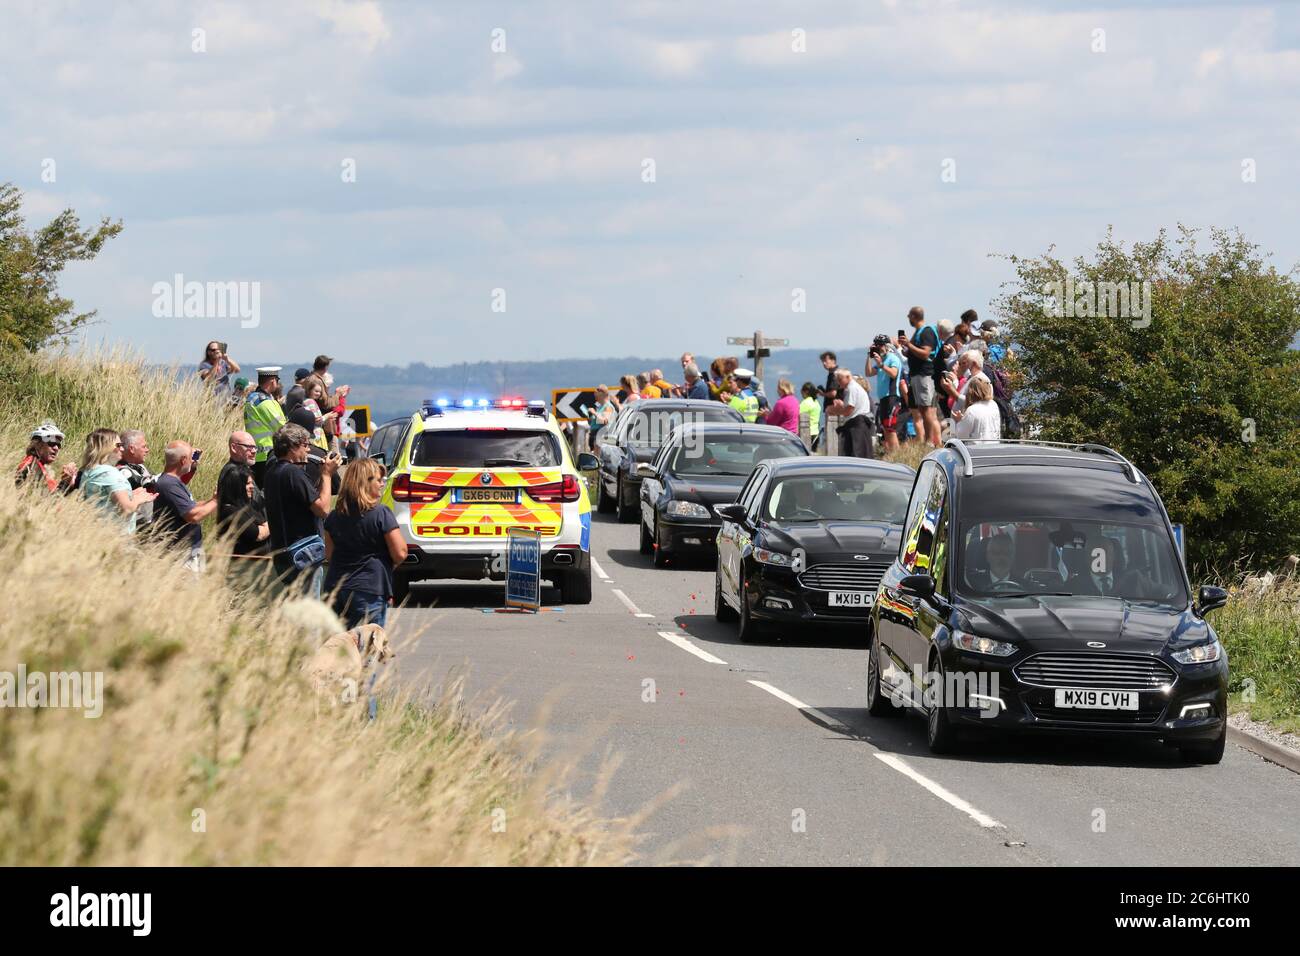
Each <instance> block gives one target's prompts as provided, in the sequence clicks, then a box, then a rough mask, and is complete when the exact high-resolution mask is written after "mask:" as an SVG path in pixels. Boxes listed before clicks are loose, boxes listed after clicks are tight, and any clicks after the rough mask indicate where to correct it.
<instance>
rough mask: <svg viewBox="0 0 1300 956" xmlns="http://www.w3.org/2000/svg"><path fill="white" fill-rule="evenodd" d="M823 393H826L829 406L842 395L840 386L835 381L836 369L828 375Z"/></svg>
mask: <svg viewBox="0 0 1300 956" xmlns="http://www.w3.org/2000/svg"><path fill="white" fill-rule="evenodd" d="M822 391H823V392H825V393H826V395H825V397H826V404H827V405H829V404H831V402H833V401H835V399H836V397H837V396H838V395H839V394H840V387H839V384H838V383H837V382H836V381H835V369H831V370H830V371H829V372H827V373H826V387H825V388H824V389H822Z"/></svg>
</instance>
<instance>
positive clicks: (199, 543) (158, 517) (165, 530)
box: [153, 441, 217, 574]
mask: <svg viewBox="0 0 1300 956" xmlns="http://www.w3.org/2000/svg"><path fill="white" fill-rule="evenodd" d="M195 456H196V452H195V450H194V449H193V448H192V447H190V445H189V444H188V443H187V442H183V441H172V442H168V443H167V448H166V449H165V450H164V451H163V473H162V474H161V475H159V476H158V480H157V481H155V482H154V488H155V489H156V491H157V493H158V497H157V498H155V499H154V507H153V528H154V531H155V533H156V534H158V535H160V536H162V538H163V540H164V541H166V542H167V543H168V544H169V545H171V546H172V547H175V548H177V549H180V550H184V551H185V553H186V557H185V567H186V568H187V569H188V570H190V571H193V572H194V573H195V574H198V573H201V572H202V571H203V569H204V567H205V559H204V556H203V529H202V528H201V527H200V525H201V524H202V522H203V519H204V518H206V517H207V516H208V515H210V514H212V512H214V511H216V510H217V496H216V495H213V496H212V497H211V498H209V499H208V500H207V501H204V502H202V503H199V502H196V501H195V500H194V498H193V497H192V496H191V495H190V490H189V488H187V487H186V482H187V481H188V479H189V477H191V476H193V474H194V470H195V468H197V467H198V466H197V464H196V459H195Z"/></svg>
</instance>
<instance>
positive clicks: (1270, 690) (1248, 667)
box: [1210, 575, 1300, 733]
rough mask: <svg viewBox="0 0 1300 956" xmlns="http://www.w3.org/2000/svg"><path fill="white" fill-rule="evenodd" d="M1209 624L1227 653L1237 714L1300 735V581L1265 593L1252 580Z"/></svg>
mask: <svg viewBox="0 0 1300 956" xmlns="http://www.w3.org/2000/svg"><path fill="white" fill-rule="evenodd" d="M1229 590H1230V594H1231V597H1229V599H1228V603H1227V605H1226V606H1225V607H1224V608H1223V610H1221V611H1216V612H1214V613H1212V614H1211V615H1210V621H1211V623H1213V624H1214V629H1215V631H1216V633H1218V635H1219V639H1220V640H1221V641H1222V642H1223V646H1224V647H1225V648H1226V649H1227V651H1228V668H1229V672H1230V673H1229V677H1228V680H1229V689H1230V690H1231V692H1232V695H1233V707H1234V709H1240V710H1245V711H1247V712H1248V713H1249V714H1250V716H1251V718H1252V719H1254V720H1261V721H1266V722H1268V723H1271V724H1273V725H1274V726H1276V727H1278V728H1279V729H1281V730H1286V731H1290V732H1291V733H1300V577H1296V576H1295V575H1289V576H1279V577H1278V578H1277V579H1276V580H1275V582H1274V583H1273V585H1272V587H1270V588H1268V589H1266V590H1263V589H1260V588H1258V587H1257V586H1254V585H1252V584H1251V583H1249V581H1248V580H1246V581H1241V582H1239V583H1237V584H1235V585H1233V586H1232V587H1231V588H1230V589H1229Z"/></svg>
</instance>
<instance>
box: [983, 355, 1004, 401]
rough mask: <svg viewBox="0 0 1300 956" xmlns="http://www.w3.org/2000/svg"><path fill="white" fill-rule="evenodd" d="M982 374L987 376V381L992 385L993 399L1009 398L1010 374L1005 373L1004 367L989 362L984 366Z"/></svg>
mask: <svg viewBox="0 0 1300 956" xmlns="http://www.w3.org/2000/svg"><path fill="white" fill-rule="evenodd" d="M984 374H985V375H987V376H988V377H989V383H990V384H991V385H992V386H993V397H994V398H995V399H1001V400H1006V399H1010V398H1011V376H1010V375H1008V374H1007V373H1006V370H1005V369H1003V368H999V367H998V366H997V365H993V364H991V363H990V364H988V365H987V366H986V367H985V369H984Z"/></svg>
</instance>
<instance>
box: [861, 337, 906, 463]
mask: <svg viewBox="0 0 1300 956" xmlns="http://www.w3.org/2000/svg"><path fill="white" fill-rule="evenodd" d="M873 375H874V376H875V377H876V421H877V422H878V423H879V425H880V438H881V442H882V444H883V445H884V450H885V451H886V452H890V451H894V450H895V449H897V448H898V432H897V427H898V413H899V410H900V406H901V404H902V397H901V392H900V391H899V386H900V384H901V382H902V377H903V360H902V358H901V357H900V356H899V354H898V352H897V351H896V350H895V349H894V346H893V343H891V342H890V341H889V336H888V335H877V336H876V337H875V339H873V340H872V342H871V348H870V350H869V351H868V352H867V378H870V377H871V376H873Z"/></svg>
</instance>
